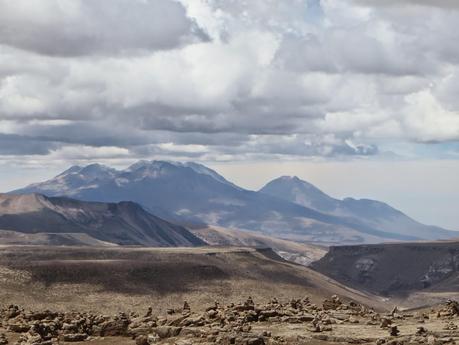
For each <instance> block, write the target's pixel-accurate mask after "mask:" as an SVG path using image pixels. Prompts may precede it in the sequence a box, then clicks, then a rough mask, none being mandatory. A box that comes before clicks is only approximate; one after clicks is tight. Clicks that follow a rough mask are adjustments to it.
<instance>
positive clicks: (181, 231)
mask: <svg viewBox="0 0 459 345" xmlns="http://www.w3.org/2000/svg"><path fill="white" fill-rule="evenodd" d="M0 230H2V231H0V243H8V244H61V245H62V244H65V245H113V244H119V245H143V246H154V247H176V246H182V247H188V246H197V245H204V244H205V243H204V242H203V241H202V240H200V239H199V238H197V237H196V236H194V235H193V234H192V233H190V232H189V231H188V230H187V229H185V228H183V227H181V226H178V225H174V224H171V223H169V222H166V221H165V220H162V219H160V218H158V217H155V216H153V215H151V214H150V213H148V212H146V211H145V210H144V209H143V208H142V207H140V205H138V204H135V203H133V202H120V203H101V202H84V201H78V200H73V199H68V198H62V197H46V196H44V195H41V194H25V195H11V194H0Z"/></svg>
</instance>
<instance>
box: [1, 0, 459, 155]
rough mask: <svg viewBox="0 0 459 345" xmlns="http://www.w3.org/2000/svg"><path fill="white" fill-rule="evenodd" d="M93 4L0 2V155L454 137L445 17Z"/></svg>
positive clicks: (356, 6)
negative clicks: (4, 146)
mask: <svg viewBox="0 0 459 345" xmlns="http://www.w3.org/2000/svg"><path fill="white" fill-rule="evenodd" d="M425 3H426V4H427V2H425ZM107 4H108V3H107V2H103V1H99V0H95V1H84V0H77V1H68V0H64V1H57V0H45V1H38V0H33V1H31V2H28V3H27V6H25V5H24V3H22V2H20V1H16V2H9V1H2V0H0V22H1V24H0V133H1V134H3V135H9V136H7V137H5V136H4V137H3V139H2V140H3V142H8V143H14V142H19V141H22V143H21V144H20V145H19V144H18V145H17V147H18V149H15V150H11V149H10V150H4V152H8V153H9V154H12V153H14V154H20V153H22V154H25V155H27V154H34V155H44V156H47V155H48V156H49V155H50V152H55V151H56V150H61V152H64V153H65V152H66V151H65V150H66V149H67V148H68V149H69V150H70V151H71V150H73V149H74V147H76V146H75V145H81V146H82V147H86V148H89V147H94V148H95V151H94V159H97V158H98V157H99V158H100V157H102V156H100V155H99V156H98V154H99V153H98V152H99V151H97V149H99V148H100V149H104V147H106V148H109V149H107V151H106V152H107V154H106V155H105V154H104V155H103V157H108V156H109V155H110V154H112V155H113V157H115V158H116V157H118V155H120V154H121V152H117V151H116V150H115V151H114V150H113V148H118V149H120V150H124V151H123V152H124V153H126V152H129V153H130V154H131V155H134V156H136V157H137V156H139V157H142V156H146V157H149V156H152V155H165V154H170V155H172V156H174V157H177V156H179V155H180V156H184V157H187V156H188V157H190V158H192V159H195V158H197V157H201V158H205V159H217V158H218V157H227V158H228V159H232V158H234V157H236V158H237V157H238V156H239V158H238V159H243V158H244V157H252V158H253V157H262V158H266V157H269V155H273V156H276V157H285V158H288V157H299V156H301V157H307V156H309V157H317V156H326V157H328V158H331V157H336V156H340V157H341V156H350V155H352V156H355V155H357V156H360V155H370V154H373V155H377V154H379V153H381V152H383V151H384V150H378V149H377V146H378V145H381V146H383V147H384V146H391V147H400V146H397V145H390V143H392V144H394V143H400V144H401V143H410V142H413V143H416V142H420V141H424V142H430V141H435V142H441V141H458V140H459V133H458V129H457V126H458V124H457V121H458V120H457V118H458V111H459V103H458V98H457V96H456V95H457V93H458V91H459V82H458V80H459V78H458V75H459V74H458V71H459V59H458V58H457V56H459V55H458V54H457V53H458V52H459V51H457V47H455V46H456V45H453V44H451V42H455V41H457V40H459V37H458V35H459V31H458V30H454V28H455V26H457V25H456V23H457V21H458V20H459V12H457V11H451V10H448V9H444V8H443V7H442V6H437V7H436V8H431V7H426V6H411V5H409V1H406V2H405V5H404V6H401V7H394V6H376V5H369V3H367V4H366V5H365V4H362V2H356V1H351V0H349V1H345V0H340V1H331V0H324V1H321V2H319V1H317V0H287V1H282V2H279V1H274V0H254V1H242V0H240V1H239V0H235V1H221V0H190V1H180V2H178V1H172V0H158V1H140V0H132V1H128V0H115V1H113V2H110V5H107ZM320 4H321V5H320ZM443 5H445V6H447V5H446V3H444V4H443ZM56 13H57V14H59V15H56ZM113 27H116V29H113ZM204 32H206V34H207V35H208V36H209V37H208V38H210V39H207V37H206V34H204ZM10 33H11V34H10ZM292 138H294V139H292ZM330 138H333V140H332V141H333V142H330ZM38 143H40V145H38ZM37 147H39V148H40V149H39V150H37ZM366 148H370V149H366ZM84 150H89V149H84ZM84 150H83V151H84ZM70 151H69V152H68V153H69V157H71V156H72V154H71V153H70ZM90 154H91V150H89V151H88V154H87V156H86V157H89V155H90ZM50 159H51V157H50ZM69 159H70V158H69ZM104 159H105V158H104ZM107 159H108V158H107Z"/></svg>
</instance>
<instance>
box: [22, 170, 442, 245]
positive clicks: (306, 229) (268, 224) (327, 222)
mask: <svg viewBox="0 0 459 345" xmlns="http://www.w3.org/2000/svg"><path fill="white" fill-rule="evenodd" d="M33 192H36V193H42V194H45V195H48V196H60V195H65V196H69V197H73V198H77V199H80V200H87V201H103V202H119V201H134V202H137V203H139V204H141V205H142V206H143V207H144V208H146V209H147V210H149V211H150V212H152V213H153V214H155V215H158V216H160V217H162V218H164V219H167V220H169V221H174V222H180V223H182V224H188V225H190V224H201V225H202V224H210V225H219V226H223V227H228V228H237V229H249V230H255V231H259V232H263V233H264V234H269V235H272V236H276V237H280V238H286V239H292V240H297V241H314V242H318V243H377V242H382V241H388V240H390V241H394V240H416V239H423V238H424V237H422V234H421V235H419V236H418V235H416V234H410V235H406V234H404V233H403V232H402V231H400V232H397V231H385V230H383V228H382V227H379V228H378V227H376V226H372V225H370V224H369V223H368V222H367V221H366V220H363V221H362V220H360V219H358V218H355V217H350V216H349V215H348V214H344V216H337V215H335V214H328V213H327V212H328V210H327V209H325V210H320V211H318V210H317V209H319V208H317V207H315V206H313V205H310V206H312V207H314V208H316V209H313V208H311V207H305V206H303V205H300V204H298V203H296V202H291V201H287V200H283V199H281V198H279V197H278V196H277V195H275V196H272V195H269V194H267V193H261V192H253V191H248V190H245V189H243V188H240V187H238V186H235V185H234V184H232V183H230V182H228V181H227V180H226V179H225V178H224V177H222V176H221V175H219V174H217V173H216V172H215V171H213V170H211V169H208V168H207V167H205V166H203V165H200V164H195V163H175V162H163V161H141V162H138V163H136V164H134V165H132V166H130V167H129V168H127V169H125V170H114V169H111V168H109V167H105V166H101V165H97V164H93V165H89V166H87V167H72V168H70V169H68V170H67V171H65V172H64V173H62V174H60V175H58V176H56V177H55V178H53V179H51V180H49V181H46V182H43V183H38V184H33V185H31V186H28V187H26V188H24V189H21V190H17V191H14V192H13V193H15V194H23V193H33ZM317 199H319V198H318V197H317ZM445 234H446V232H441V233H439V236H438V237H439V238H441V237H442V236H446V235H445ZM429 238H430V237H429Z"/></svg>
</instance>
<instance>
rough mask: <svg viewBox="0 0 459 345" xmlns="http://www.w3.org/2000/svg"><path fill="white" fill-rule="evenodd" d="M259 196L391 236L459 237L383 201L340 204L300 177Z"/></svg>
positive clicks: (273, 183) (284, 180) (284, 179)
mask: <svg viewBox="0 0 459 345" xmlns="http://www.w3.org/2000/svg"><path fill="white" fill-rule="evenodd" d="M260 192H261V193H265V194H268V195H272V196H276V197H278V198H281V199H283V200H286V201H290V202H294V203H297V204H299V205H303V206H306V207H310V208H312V209H314V210H316V211H319V212H325V213H327V214H332V215H335V216H339V217H350V218H354V219H358V220H359V221H361V222H363V223H364V224H366V225H368V226H370V227H372V228H376V229H379V230H381V231H386V232H390V233H397V234H401V235H406V236H413V237H417V238H421V239H426V240H435V239H447V238H452V237H456V236H457V235H458V233H455V232H452V231H447V230H444V229H441V228H439V227H435V226H427V225H424V224H421V223H419V222H416V221H415V220H413V219H412V218H410V217H408V216H407V215H405V214H403V213H402V212H400V211H398V210H396V209H394V208H393V207H391V206H389V205H387V204H386V203H383V202H380V201H376V200H369V199H360V200H357V199H353V198H345V199H344V200H338V199H335V198H332V197H331V196H329V195H327V194H325V193H324V192H322V191H321V190H319V189H318V188H316V187H315V186H313V185H312V184H310V183H308V182H306V181H303V180H300V179H299V178H298V177H288V176H284V177H280V178H278V179H275V180H273V181H271V182H269V183H268V184H266V185H265V186H264V187H263V188H262V189H260Z"/></svg>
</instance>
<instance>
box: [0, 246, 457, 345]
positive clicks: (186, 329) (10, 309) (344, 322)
mask: <svg viewBox="0 0 459 345" xmlns="http://www.w3.org/2000/svg"><path fill="white" fill-rule="evenodd" d="M0 288H1V295H0V320H1V324H0V344H23V345H31V344H37V345H38V344H41V345H45V344H58V343H59V344H66V343H74V344H82V343H85V342H87V341H90V342H91V343H93V344H101V345H102V344H120V345H121V344H140V345H147V344H170V345H186V344H252V345H256V344H316V345H319V344H323V345H328V344H348V343H358V344H394V345H395V344H420V343H428V344H443V343H451V344H453V343H454V341H456V340H459V331H457V324H458V323H459V322H458V321H459V319H458V314H459V306H458V305H457V304H456V303H455V302H444V303H440V304H435V305H432V306H429V307H425V308H418V309H415V310H414V309H408V308H406V307H405V308H403V307H399V308H394V307H395V303H397V302H402V301H400V300H399V301H397V300H396V299H388V298H385V297H381V296H378V295H376V294H372V293H364V292H360V291H358V290H355V289H352V288H348V287H346V286H345V285H343V284H341V283H338V282H336V281H334V280H333V279H331V278H327V277H326V276H324V275H322V274H321V273H318V272H315V271H313V270H312V269H310V268H308V267H305V266H302V265H299V264H296V263H291V262H288V261H286V260H284V259H282V258H281V257H280V256H278V255H277V254H276V253H275V252H273V251H272V250H271V249H255V248H242V247H241V248H237V247H236V248H234V247H231V248H230V247H202V248H129V247H65V246H61V247H52V246H2V247H0ZM445 300H446V296H445Z"/></svg>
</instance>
